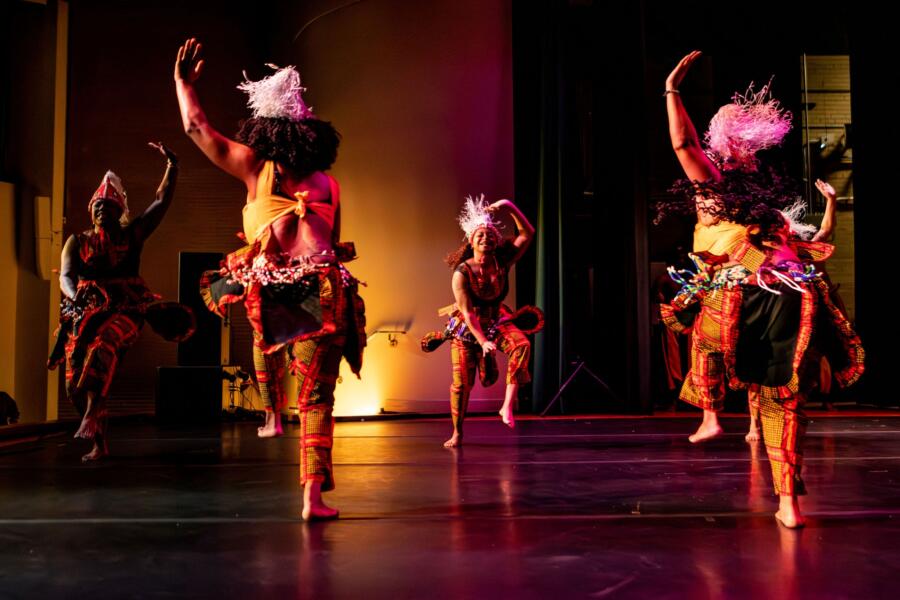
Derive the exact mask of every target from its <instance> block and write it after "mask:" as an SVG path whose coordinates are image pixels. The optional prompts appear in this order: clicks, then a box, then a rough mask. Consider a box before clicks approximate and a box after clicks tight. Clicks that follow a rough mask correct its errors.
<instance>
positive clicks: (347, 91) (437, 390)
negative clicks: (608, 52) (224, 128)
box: [279, 0, 513, 414]
mask: <svg viewBox="0 0 900 600" xmlns="http://www.w3.org/2000/svg"><path fill="white" fill-rule="evenodd" d="M325 4H329V3H325ZM330 4H334V5H338V4H339V3H337V2H335V3H330ZM322 7H324V5H322ZM322 7H317V9H319V8H322ZM310 18H312V16H311V12H306V13H304V14H303V15H302V16H301V18H300V19H296V20H294V21H293V23H294V24H295V25H297V24H298V23H299V24H300V25H299V26H301V27H302V24H303V23H306V22H308V20H309V19H310ZM510 22H511V6H510V3H509V2H483V1H479V0H462V1H459V0H452V1H451V0H440V1H435V2H406V1H403V0H396V1H392V2H385V1H379V2H362V3H359V4H355V5H352V6H350V7H348V8H346V9H343V10H340V11H338V12H336V13H333V14H331V15H327V16H325V17H322V18H321V19H320V20H318V21H316V22H314V23H312V24H311V25H309V26H308V27H307V28H306V29H305V30H304V31H303V33H302V34H301V36H300V37H299V38H298V40H297V41H296V42H295V43H293V44H291V45H288V46H285V47H284V48H282V49H280V50H281V51H282V52H284V55H283V56H281V57H279V58H280V60H282V61H283V63H289V64H296V65H297V66H298V67H299V68H300V71H301V73H302V75H303V78H304V84H305V85H307V86H308V87H309V91H308V99H309V102H310V103H311V104H312V105H313V106H314V108H315V109H316V110H317V111H318V112H319V113H320V115H321V116H322V117H323V118H326V119H328V120H331V121H332V122H333V123H334V124H335V125H336V126H337V127H338V129H339V130H340V131H341V133H342V135H343V142H342V145H341V152H340V155H339V159H338V162H337V164H336V166H335V169H334V174H335V176H336V177H337V178H338V180H339V181H340V182H341V185H342V189H343V200H342V202H343V207H344V214H343V233H344V235H343V237H344V238H345V239H348V240H354V241H355V242H356V244H357V249H358V251H359V254H360V258H359V260H358V261H356V262H354V263H352V264H351V265H350V268H351V270H352V271H353V273H354V274H355V275H356V276H357V277H359V278H360V279H362V280H363V281H366V282H368V283H369V286H368V287H367V288H364V289H363V295H364V298H365V300H366V306H367V313H368V323H369V327H368V329H369V331H370V333H371V332H372V331H376V330H405V331H407V332H408V333H407V334H406V335H398V336H397V342H398V343H397V344H396V345H395V346H392V345H391V344H390V343H389V341H388V336H387V335H386V334H378V335H375V336H374V337H372V338H371V339H370V342H369V344H370V345H369V347H368V349H367V351H366V358H365V366H364V369H363V378H362V380H361V381H356V380H355V378H354V377H353V376H352V374H350V373H349V370H347V369H345V372H344V377H343V383H342V384H340V385H339V386H338V392H337V406H336V410H337V413H338V414H372V413H373V412H377V411H378V410H380V409H382V408H383V409H386V410H414V411H417V412H429V411H443V412H446V411H447V410H448V407H447V395H448V386H449V384H450V364H449V363H450V358H449V354H450V353H449V344H445V345H444V346H442V347H441V348H440V349H439V350H437V351H436V352H434V353H432V354H425V353H423V352H422V351H421V350H420V348H419V339H420V338H421V337H422V335H424V334H425V333H426V332H428V331H430V330H433V329H440V328H441V327H442V326H443V322H442V320H441V319H440V318H438V316H437V313H436V311H437V308H438V307H440V306H444V305H446V304H449V303H450V302H452V299H453V297H452V294H451V291H450V275H451V272H450V270H449V268H448V267H446V266H445V265H444V264H443V262H442V259H443V257H444V256H445V255H446V254H447V252H448V251H450V250H452V249H455V248H456V247H457V246H458V245H459V243H460V242H461V240H462V232H461V231H460V229H459V227H458V226H457V225H456V214H457V212H458V210H459V206H460V204H461V202H462V200H463V198H464V197H465V195H467V194H478V193H484V194H485V195H486V196H487V197H488V198H490V199H497V198H502V197H510V198H512V193H513V189H512V188H513V164H512V143H513V136H512V55H511V31H510ZM298 28H299V27H298ZM289 37H292V36H284V38H283V39H288V38H289ZM511 227H512V226H511V225H510V228H511ZM511 300H513V299H512V298H511ZM501 396H502V385H497V386H494V387H493V388H491V389H489V390H476V391H475V392H473V396H472V407H471V408H472V409H473V410H479V409H480V408H481V409H483V408H487V406H486V405H481V404H480V403H479V401H480V400H485V399H490V400H491V402H492V403H495V402H497V401H499V399H500V398H501Z"/></svg>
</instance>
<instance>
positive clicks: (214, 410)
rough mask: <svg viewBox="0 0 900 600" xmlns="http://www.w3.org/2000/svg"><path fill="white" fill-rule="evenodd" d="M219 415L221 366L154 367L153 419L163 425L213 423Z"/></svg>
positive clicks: (220, 415) (220, 414)
mask: <svg viewBox="0 0 900 600" xmlns="http://www.w3.org/2000/svg"><path fill="white" fill-rule="evenodd" d="M221 418H222V368H221V367H158V368H157V378H156V420H157V422H158V423H160V424H163V425H196V424H202V423H215V422H216V421H219V420H220V419H221Z"/></svg>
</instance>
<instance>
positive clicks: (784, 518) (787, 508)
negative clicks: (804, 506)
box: [775, 496, 806, 529]
mask: <svg viewBox="0 0 900 600" xmlns="http://www.w3.org/2000/svg"><path fill="white" fill-rule="evenodd" d="M775 520H776V521H778V522H779V523H781V524H782V525H783V526H785V527H787V528H788V529H800V528H801V527H803V526H804V525H806V519H804V518H803V515H802V514H800V502H799V501H798V500H797V497H796V496H780V497H779V498H778V512H776V513H775Z"/></svg>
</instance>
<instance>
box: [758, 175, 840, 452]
mask: <svg viewBox="0 0 900 600" xmlns="http://www.w3.org/2000/svg"><path fill="white" fill-rule="evenodd" d="M816 189H818V190H819V193H821V194H822V196H824V197H825V214H823V215H822V223H821V225H820V226H819V228H818V230H815V228H814V227H812V226H809V229H808V230H807V231H806V234H805V235H799V236H798V237H799V238H800V239H808V238H809V237H812V241H813V242H828V241H830V240H831V236H832V234H833V233H834V227H835V225H836V222H837V193H835V191H834V188H833V187H831V185H830V184H828V183H826V182H824V181H822V180H821V179H816ZM803 212H805V210H804V211H803ZM786 216H787V215H786ZM798 216H799V215H798ZM816 268H818V269H819V271H820V272H821V273H822V278H823V279H824V280H825V281H826V282H828V284H829V288H830V289H831V292H830V293H831V299H832V301H833V302H834V303H835V304H836V305H837V306H838V308H840V310H841V312H842V313H843V314H844V316H846V315H847V311H846V309H845V308H844V304H843V302H842V301H841V297H840V295H838V293H837V291H836V290H835V289H834V286H832V285H831V282H830V281H829V280H828V274H827V272H826V271H825V265H824V263H821V264H819V263H817V264H816ZM822 370H823V373H822V377H820V380H821V383H820V385H819V392H820V393H822V394H827V393H829V391H830V389H831V386H830V383H831V381H830V380H831V373H830V365H829V364H828V362H827V360H823V365H822ZM747 404H748V405H749V408H750V427H749V430H748V431H747V435H745V436H744V440H745V441H747V442H758V441H759V439H760V438H759V395H758V394H757V393H756V392H753V391H750V392H748V393H747Z"/></svg>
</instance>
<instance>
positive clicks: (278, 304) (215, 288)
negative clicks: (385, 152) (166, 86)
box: [175, 39, 365, 519]
mask: <svg viewBox="0 0 900 600" xmlns="http://www.w3.org/2000/svg"><path fill="white" fill-rule="evenodd" d="M200 52H201V47H200V44H199V43H198V42H197V41H196V40H194V39H189V40H187V41H186V42H185V44H184V45H183V46H181V48H180V49H179V50H178V57H177V60H176V62H175V85H176V91H177V94H178V102H179V105H180V107H181V117H182V121H183V124H184V130H185V132H186V133H187V134H188V135H189V136H190V137H191V139H192V140H193V141H194V143H195V144H197V146H198V147H199V148H200V150H202V151H203V153H204V154H206V156H207V157H208V158H209V159H210V160H211V161H212V162H213V163H214V164H215V165H216V166H218V167H219V168H221V169H222V170H224V171H225V172H226V173H228V174H229V175H232V176H233V177H236V178H238V179H240V180H241V181H243V182H244V184H245V185H246V187H247V204H246V205H245V206H244V211H243V220H244V235H245V237H246V241H247V243H248V244H250V245H249V246H247V247H246V248H243V249H242V250H239V251H237V252H234V253H232V254H231V255H229V256H228V258H227V259H226V261H225V266H224V267H223V269H222V271H221V272H220V273H219V275H221V278H218V277H217V276H216V275H215V274H207V276H205V278H204V279H205V281H204V284H205V290H204V293H205V294H206V299H207V302H208V304H209V305H210V307H211V308H212V309H214V310H216V311H218V312H221V311H222V310H223V309H224V306H225V305H226V304H228V303H231V302H236V301H238V300H241V299H243V300H244V303H245V305H246V307H247V315H248V318H249V320H250V323H251V325H252V326H253V332H254V347H253V352H254V363H255V366H256V370H257V374H258V377H259V383H260V388H261V392H262V395H263V398H267V399H268V400H267V416H266V425H265V426H264V427H263V428H261V429H260V431H259V435H260V436H261V437H270V436H274V435H279V434H280V433H281V416H280V414H281V413H280V411H281V409H282V407H283V405H284V391H283V389H282V387H281V376H282V373H283V370H284V365H285V359H286V355H289V356H290V358H291V362H290V369H291V372H292V373H293V374H294V376H295V377H296V378H297V380H298V389H299V398H298V405H299V407H300V423H301V425H300V427H301V441H300V470H301V483H302V484H303V486H304V487H303V489H304V492H303V512H302V515H303V518H304V519H325V518H334V517H337V514H338V511H337V510H335V509H333V508H330V507H328V506H326V505H325V503H324V502H323V501H322V492H324V491H328V490H331V489H333V488H334V476H333V470H332V463H331V445H332V439H333V430H334V418H333V416H332V410H333V408H334V386H335V383H336V380H337V377H338V371H339V366H340V361H341V357H342V356H343V357H345V358H347V360H348V362H349V363H350V367H351V369H352V370H353V372H354V373H356V374H358V373H359V370H360V367H361V366H362V350H363V346H365V331H364V328H365V317H364V314H363V305H362V300H361V299H360V298H359V296H358V294H357V292H356V290H357V282H356V280H355V279H353V277H352V276H351V275H350V273H349V272H348V271H347V270H346V269H345V268H344V266H343V264H342V261H345V260H350V259H352V258H353V249H352V244H339V243H338V239H339V235H340V205H339V190H338V185H337V181H335V180H334V178H332V177H330V176H329V175H326V174H325V173H324V171H325V170H327V169H328V168H330V167H331V165H332V163H333V162H334V160H335V157H336V155H337V146H338V141H339V138H338V134H337V132H336V131H335V130H334V128H333V127H332V126H331V124H330V123H328V122H326V121H321V120H319V119H318V118H316V117H315V115H313V113H312V111H311V110H310V109H309V108H308V107H307V106H306V104H305V103H304V102H303V99H302V97H301V92H302V91H303V88H302V87H301V86H300V76H299V75H298V74H297V71H296V70H294V68H293V67H287V68H284V69H279V70H278V71H277V72H276V73H275V74H274V75H271V76H270V77H267V78H265V79H263V80H262V81H257V82H250V81H247V82H244V83H243V84H241V85H240V86H239V87H240V89H242V90H244V91H245V92H247V93H248V95H249V97H250V99H249V104H250V106H251V107H252V108H253V117H252V118H251V119H248V120H247V121H245V122H244V123H243V125H242V127H241V131H240V132H239V133H238V136H237V138H238V141H234V140H231V139H228V138H227V137H225V136H223V135H222V134H221V133H219V132H218V131H216V130H215V129H214V128H213V127H212V125H210V123H209V121H207V119H206V115H205V113H204V112H203V109H202V108H201V107H200V101H199V100H198V98H197V93H196V91H195V90H194V83H195V82H196V81H197V79H198V78H199V76H200V72H201V70H202V67H203V60H202V59H201V58H200Z"/></svg>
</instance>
